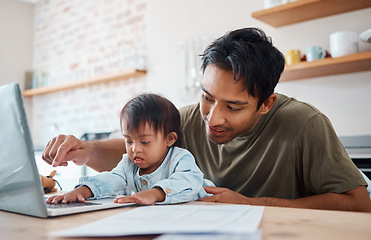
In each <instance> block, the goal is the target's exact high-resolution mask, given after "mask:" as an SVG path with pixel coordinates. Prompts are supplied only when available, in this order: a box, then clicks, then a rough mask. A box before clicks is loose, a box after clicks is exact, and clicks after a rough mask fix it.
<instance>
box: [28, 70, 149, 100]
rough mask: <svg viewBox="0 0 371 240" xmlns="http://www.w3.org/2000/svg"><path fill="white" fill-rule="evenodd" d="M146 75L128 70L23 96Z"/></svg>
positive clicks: (142, 71) (48, 87)
mask: <svg viewBox="0 0 371 240" xmlns="http://www.w3.org/2000/svg"><path fill="white" fill-rule="evenodd" d="M145 74H146V71H144V70H138V69H128V70H125V71H122V72H118V73H114V74H107V75H103V76H100V77H95V78H90V79H83V80H78V81H74V82H68V83H64V84H60V85H56V86H45V87H39V88H33V89H28V90H25V91H23V92H22V95H23V96H24V97H32V96H36V95H43V94H49V93H54V92H59V91H64V90H70V89H75V88H80V87H85V86H89V85H94V84H101V83H108V82H113V81H119V80H123V79H128V78H136V77H141V76H144V75H145Z"/></svg>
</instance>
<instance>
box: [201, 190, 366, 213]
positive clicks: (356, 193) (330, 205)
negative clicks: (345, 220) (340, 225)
mask: <svg viewBox="0 0 371 240" xmlns="http://www.w3.org/2000/svg"><path fill="white" fill-rule="evenodd" d="M204 188H205V190H206V192H208V193H211V194H214V196H211V197H206V198H202V199H200V200H199V201H204V202H221V203H234V204H248V205H259V206H275V207H293V208H312V209H326V210H344V211H360V212H371V200H370V198H369V196H368V193H367V190H366V187H365V186H360V187H357V188H355V189H352V190H350V191H347V192H344V193H341V194H337V193H325V194H320V195H314V196H309V197H304V198H297V199H281V198H273V197H258V198H249V197H245V196H243V195H242V194H239V193H237V192H234V191H232V190H229V189H227V188H217V187H204Z"/></svg>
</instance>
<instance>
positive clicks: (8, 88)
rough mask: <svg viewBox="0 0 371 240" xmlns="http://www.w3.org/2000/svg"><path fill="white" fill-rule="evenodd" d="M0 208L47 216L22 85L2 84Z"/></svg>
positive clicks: (0, 110) (0, 99)
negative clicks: (21, 89)
mask: <svg viewBox="0 0 371 240" xmlns="http://www.w3.org/2000/svg"><path fill="white" fill-rule="evenodd" d="M0 116H1V117H0V133H1V134H0V148H1V150H0V209H1V210H6V211H10V212H17V213H22V214H27V215H33V216H38V217H46V215H47V213H46V207H45V200H44V197H43V190H42V185H41V181H40V176H39V173H38V171H37V166H36V163H35V159H34V152H33V144H32V139H31V135H30V130H29V127H28V123H27V118H26V113H25V110H24V105H23V99H22V95H21V91H20V88H19V85H18V84H17V83H11V84H8V85H5V86H1V87H0Z"/></svg>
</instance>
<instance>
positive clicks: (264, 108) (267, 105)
mask: <svg viewBox="0 0 371 240" xmlns="http://www.w3.org/2000/svg"><path fill="white" fill-rule="evenodd" d="M276 100H277V95H276V94H275V93H272V94H271V95H270V96H269V97H268V98H267V99H266V100H265V101H264V102H263V104H262V105H261V106H260V108H259V112H260V114H262V115H263V114H266V113H268V112H269V111H270V110H271V109H272V107H273V105H274V103H275V102H276Z"/></svg>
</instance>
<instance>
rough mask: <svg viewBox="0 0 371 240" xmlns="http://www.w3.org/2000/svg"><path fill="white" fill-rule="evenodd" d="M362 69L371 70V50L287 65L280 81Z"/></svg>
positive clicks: (360, 70)
mask: <svg viewBox="0 0 371 240" xmlns="http://www.w3.org/2000/svg"><path fill="white" fill-rule="evenodd" d="M362 71H371V51H369V52H361V53H356V54H351V55H347V56H343V57H337V58H331V57H329V58H325V59H319V60H315V61H313V62H300V63H295V64H292V65H286V66H285V70H284V72H283V73H282V75H281V78H280V82H285V81H293V80H299V79H305V78H314V77H322V76H328V75H335V74H343V73H353V72H362Z"/></svg>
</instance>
